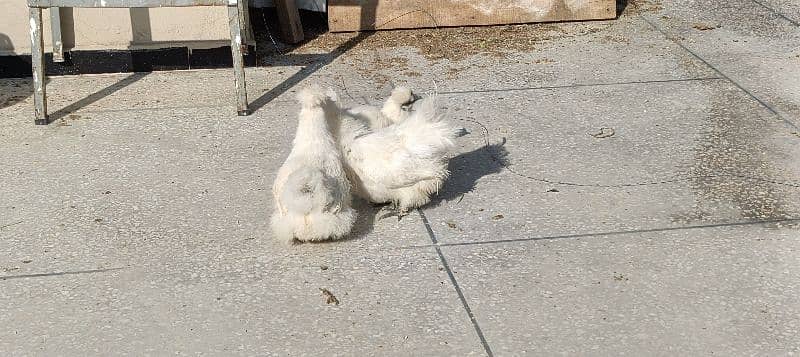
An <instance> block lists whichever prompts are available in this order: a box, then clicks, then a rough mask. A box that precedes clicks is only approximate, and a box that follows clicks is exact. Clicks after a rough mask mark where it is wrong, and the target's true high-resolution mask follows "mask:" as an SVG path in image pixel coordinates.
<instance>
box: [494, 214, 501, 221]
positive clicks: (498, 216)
mask: <svg viewBox="0 0 800 357" xmlns="http://www.w3.org/2000/svg"><path fill="white" fill-rule="evenodd" d="M503 218H504V216H503V215H502V214H498V215H495V216H494V217H492V219H493V220H495V221H497V220H500V219H503Z"/></svg>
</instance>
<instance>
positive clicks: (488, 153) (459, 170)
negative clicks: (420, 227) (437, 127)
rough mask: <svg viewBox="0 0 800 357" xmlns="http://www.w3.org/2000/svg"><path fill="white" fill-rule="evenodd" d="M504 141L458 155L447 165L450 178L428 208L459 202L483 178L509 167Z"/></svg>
mask: <svg viewBox="0 0 800 357" xmlns="http://www.w3.org/2000/svg"><path fill="white" fill-rule="evenodd" d="M505 144H506V139H505V138H503V141H502V142H500V143H496V144H487V145H485V146H482V147H480V148H478V149H475V150H473V151H470V152H466V153H463V154H460V155H458V156H456V157H454V158H452V159H450V162H449V164H448V169H449V170H450V177H449V178H448V179H447V181H445V183H444V187H442V190H441V191H439V194H438V195H435V196H434V197H433V199H432V200H431V202H430V203H429V204H428V207H436V206H438V205H440V204H442V203H443V202H449V201H453V200H459V201H460V200H461V199H462V197H463V196H464V195H466V194H468V193H470V192H472V191H473V190H474V189H475V187H476V186H477V184H478V180H480V179H481V178H482V177H484V176H488V175H492V174H496V173H500V171H503V168H505V167H506V166H508V165H509V158H508V150H506V148H505Z"/></svg>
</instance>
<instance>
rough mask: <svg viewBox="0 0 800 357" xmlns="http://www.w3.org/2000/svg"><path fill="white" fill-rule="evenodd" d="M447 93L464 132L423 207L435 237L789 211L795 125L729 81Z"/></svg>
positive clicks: (777, 215)
mask: <svg viewBox="0 0 800 357" xmlns="http://www.w3.org/2000/svg"><path fill="white" fill-rule="evenodd" d="M446 102H447V103H448V108H449V110H450V112H449V113H450V114H448V115H449V116H451V117H454V118H459V117H461V118H464V120H463V121H461V123H462V124H464V125H465V126H466V127H467V129H468V130H469V132H470V134H469V135H467V136H466V137H464V138H462V140H461V144H462V148H461V153H460V154H459V155H458V156H456V157H455V158H454V159H453V161H452V162H451V171H452V178H451V179H450V180H449V181H448V182H447V183H446V184H445V187H444V189H443V192H442V194H441V195H440V196H439V200H440V201H439V202H434V203H433V204H432V205H431V206H429V207H426V208H425V213H426V215H427V216H428V218H429V220H430V221H431V222H432V225H433V229H434V231H435V232H436V234H437V235H438V236H439V238H440V241H442V242H447V243H450V242H469V241H485V240H503V239H516V238H524V237H532V236H550V235H562V234H582V233H587V232H603V231H620V230H638V229H650V228H662V227H676V226H681V225H684V224H692V225H694V224H708V223H720V222H739V221H742V220H782V219H787V218H800V213H799V212H800V206H798V204H797V203H798V202H800V192H798V187H800V166H799V165H798V162H797V160H796V157H798V155H800V152H799V151H798V148H799V147H800V137H798V136H796V135H792V134H790V133H788V132H787V131H786V130H785V127H784V125H783V122H782V121H780V119H779V118H777V117H775V116H774V115H773V114H772V113H770V112H768V111H767V110H765V109H764V108H762V107H761V106H760V105H759V104H758V103H757V102H755V101H752V100H750V99H749V98H748V97H747V96H745V95H744V94H743V93H742V92H741V91H739V90H738V88H736V87H734V86H732V85H730V84H729V83H727V82H726V81H721V80H712V81H687V82H670V83H659V84H646V85H644V84H638V85H621V86H601V87H580V88H560V89H553V90H540V91H509V92H502V93H477V94H457V95H448V96H447V97H446ZM575 103H580V105H575ZM555 118H558V119H555ZM602 127H606V128H612V129H613V130H614V134H613V136H610V137H607V138H600V137H595V136H598V134H599V133H600V132H601V130H600V129H601V128H602ZM593 135H594V136H593Z"/></svg>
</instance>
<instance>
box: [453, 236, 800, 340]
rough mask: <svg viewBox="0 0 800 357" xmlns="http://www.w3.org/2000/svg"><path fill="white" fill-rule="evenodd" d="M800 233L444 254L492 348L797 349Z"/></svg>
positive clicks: (564, 242) (533, 245) (556, 243)
mask: <svg viewBox="0 0 800 357" xmlns="http://www.w3.org/2000/svg"><path fill="white" fill-rule="evenodd" d="M798 238H800V235H799V234H798V232H797V230H796V229H788V230H787V229H774V228H769V227H765V226H762V225H753V226H738V227H718V228H707V229H693V230H673V231H663V232H650V233H636V232H633V233H630V234H621V235H602V234H601V235H597V236H587V237H580V238H566V239H552V240H548V239H543V240H538V241H532V242H527V243H508V244H479V245H467V246H444V247H442V250H443V251H444V255H445V256H446V257H447V260H448V262H449V264H450V266H451V267H452V269H453V272H454V275H455V276H456V277H457V279H458V282H459V284H460V285H461V288H462V289H463V291H464V295H465V296H466V299H467V300H468V301H469V305H470V306H471V308H472V311H473V312H474V313H475V316H476V319H477V321H478V323H479V324H480V326H481V328H482V330H483V333H484V335H485V336H486V339H487V341H488V343H489V345H490V346H491V348H492V350H493V351H494V353H495V354H496V355H499V356H502V355H521V354H532V355H585V354H590V355H648V356H674V355H693V356H694V355H711V354H714V355H737V356H738V355H751V354H764V355H791V354H793V353H797V352H798V351H800V342H798V340H797V338H796V337H797V335H798V331H799V330H798V329H800V317H798V316H800V298H798V296H800V295H798V291H797V286H798V284H800V271H799V270H798V263H800V254H798V248H800V240H798Z"/></svg>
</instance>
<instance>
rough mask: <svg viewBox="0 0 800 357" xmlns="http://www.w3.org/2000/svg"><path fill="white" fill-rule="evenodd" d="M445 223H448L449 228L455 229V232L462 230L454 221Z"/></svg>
mask: <svg viewBox="0 0 800 357" xmlns="http://www.w3.org/2000/svg"><path fill="white" fill-rule="evenodd" d="M444 223H446V224H447V226H448V227H450V228H451V229H455V230H459V231H460V230H461V228H458V225H457V224H456V222H454V221H451V220H450V221H446V222H444Z"/></svg>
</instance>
